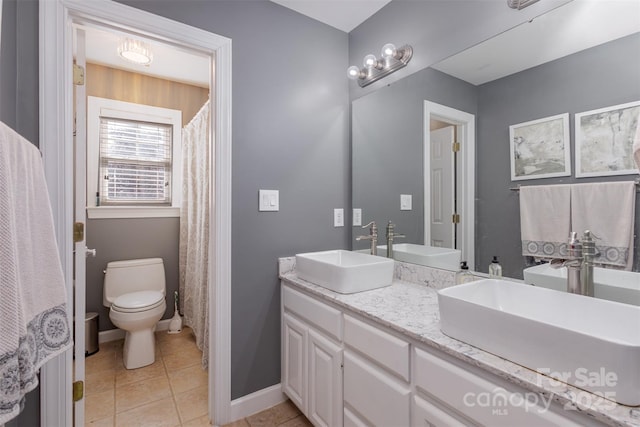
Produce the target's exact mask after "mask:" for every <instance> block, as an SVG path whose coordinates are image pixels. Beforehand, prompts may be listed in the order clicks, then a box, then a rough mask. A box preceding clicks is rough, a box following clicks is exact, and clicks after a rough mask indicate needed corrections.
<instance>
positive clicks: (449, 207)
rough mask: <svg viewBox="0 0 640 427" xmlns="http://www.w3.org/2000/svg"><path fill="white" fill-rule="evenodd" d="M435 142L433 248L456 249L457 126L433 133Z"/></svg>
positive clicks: (432, 206)
mask: <svg viewBox="0 0 640 427" xmlns="http://www.w3.org/2000/svg"><path fill="white" fill-rule="evenodd" d="M430 135H431V137H430V140H431V147H430V151H431V224H430V227H431V242H425V243H426V244H430V245H431V246H438V247H444V248H455V233H454V227H455V224H453V221H452V217H453V214H454V213H455V212H454V200H455V197H454V191H455V187H454V186H455V179H454V168H453V150H452V147H453V142H454V126H447V127H445V128H441V129H438V130H434V131H431V132H430Z"/></svg>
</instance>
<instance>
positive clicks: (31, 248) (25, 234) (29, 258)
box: [0, 122, 71, 424]
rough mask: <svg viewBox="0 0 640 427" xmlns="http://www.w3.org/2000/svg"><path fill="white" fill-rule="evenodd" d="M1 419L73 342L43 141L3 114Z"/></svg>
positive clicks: (16, 408) (0, 178)
mask: <svg viewBox="0 0 640 427" xmlns="http://www.w3.org/2000/svg"><path fill="white" fill-rule="evenodd" d="M0 242H1V245H0V424H2V423H5V422H7V421H9V420H10V419H12V418H14V417H16V416H17V415H18V414H19V413H20V410H21V406H22V403H23V398H24V395H25V394H26V393H27V392H29V391H31V390H33V389H34V388H35V387H36V386H37V385H38V377H37V372H38V370H39V369H40V367H41V366H42V365H43V364H44V363H45V362H46V361H48V360H49V359H51V358H53V357H54V356H57V355H58V354H60V353H61V352H63V351H65V350H67V349H68V348H69V347H70V346H71V336H70V329H69V323H68V319H67V310H66V305H65V302H66V291H65V285H64V277H63V274H62V268H61V265H60V258H59V256H58V248H57V245H56V240H55V235H54V228H53V217H52V214H51V205H50V204H49V196H48V193H47V188H46V183H45V178H44V170H43V167H42V159H41V157H40V152H39V151H38V149H37V148H36V147H35V146H34V145H33V144H31V143H29V142H28V141H27V140H26V139H24V138H22V137H21V136H20V135H18V134H17V133H15V132H14V131H13V130H11V129H10V128H9V127H8V126H7V125H5V124H4V123H1V122H0Z"/></svg>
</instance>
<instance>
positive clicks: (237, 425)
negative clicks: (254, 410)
mask: <svg viewBox="0 0 640 427" xmlns="http://www.w3.org/2000/svg"><path fill="white" fill-rule="evenodd" d="M222 427H249V423H248V422H247V420H246V419H244V418H242V419H240V420H238V421H234V422H232V423H229V424H225V425H223V426H222Z"/></svg>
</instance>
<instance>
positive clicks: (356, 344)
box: [344, 314, 411, 426]
mask: <svg viewBox="0 0 640 427" xmlns="http://www.w3.org/2000/svg"><path fill="white" fill-rule="evenodd" d="M344 348H345V351H344V406H345V424H347V423H350V424H352V425H376V426H393V425H400V426H403V425H404V426H407V425H409V408H410V404H411V388H410V384H409V380H410V377H409V356H410V353H409V343H408V342H407V341H404V340H401V339H399V338H397V337H394V336H393V335H391V334H388V333H386V332H384V331H382V330H381V329H380V328H378V327H374V326H372V325H370V324H367V323H365V322H362V321H360V320H358V319H356V318H354V317H352V316H350V315H348V314H345V315H344Z"/></svg>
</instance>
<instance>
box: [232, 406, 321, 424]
mask: <svg viewBox="0 0 640 427" xmlns="http://www.w3.org/2000/svg"><path fill="white" fill-rule="evenodd" d="M312 426H313V424H311V423H310V422H309V420H307V418H305V416H304V415H302V413H301V412H300V411H299V410H298V408H297V407H296V406H295V405H294V404H293V403H291V401H290V400H287V401H286V402H283V403H281V404H279V405H277V406H274V407H273V408H269V409H266V410H264V411H262V412H258V413H257V414H254V415H251V416H250V417H247V418H244V419H242V420H238V421H236V422H233V423H231V424H226V425H224V426H222V427H312Z"/></svg>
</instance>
